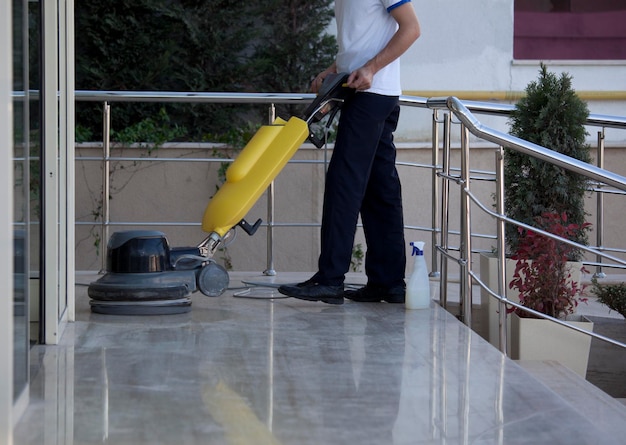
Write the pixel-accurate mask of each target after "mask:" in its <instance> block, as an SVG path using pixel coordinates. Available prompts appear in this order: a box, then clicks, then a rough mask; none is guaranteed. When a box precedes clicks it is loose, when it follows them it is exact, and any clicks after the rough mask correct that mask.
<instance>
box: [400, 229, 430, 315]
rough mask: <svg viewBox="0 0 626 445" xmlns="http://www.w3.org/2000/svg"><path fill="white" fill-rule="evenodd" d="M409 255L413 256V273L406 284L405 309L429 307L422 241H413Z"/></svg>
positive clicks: (428, 281)
mask: <svg viewBox="0 0 626 445" xmlns="http://www.w3.org/2000/svg"><path fill="white" fill-rule="evenodd" d="M410 244H411V246H413V252H412V253H411V256H412V257H414V263H413V273H412V274H411V276H410V278H409V282H408V284H407V286H406V302H405V307H406V308H407V309H426V308H428V307H430V280H429V279H428V268H427V266H426V260H425V259H424V243H423V242H421V241H413V242H411V243H410Z"/></svg>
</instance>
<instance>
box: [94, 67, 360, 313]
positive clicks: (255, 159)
mask: <svg viewBox="0 0 626 445" xmlns="http://www.w3.org/2000/svg"><path fill="white" fill-rule="evenodd" d="M347 78H348V75H347V74H346V73H341V74H336V75H332V76H328V77H327V78H326V80H325V81H324V84H323V86H322V88H321V90H320V91H319V93H318V94H317V96H316V98H315V99H314V100H313V102H312V103H311V104H310V105H309V107H308V108H307V110H306V111H305V113H304V115H303V117H302V118H299V117H295V116H294V117H291V118H290V119H289V120H288V121H285V120H283V119H280V118H278V119H276V121H275V122H274V123H273V125H266V126H262V127H261V128H260V129H259V130H258V131H257V133H256V134H255V135H254V136H253V137H252V139H251V140H250V141H249V142H248V144H247V145H246V146H245V147H244V149H243V150H242V151H241V153H240V154H239V156H238V157H237V158H236V159H235V161H234V162H233V163H232V164H231V165H230V166H229V168H228V170H227V171H226V182H225V183H224V184H223V185H222V186H221V187H220V189H219V190H218V192H217V193H216V194H215V195H214V196H213V198H212V199H211V201H210V202H209V203H208V205H207V207H206V210H205V212H204V217H203V220H202V230H203V231H205V232H206V233H208V236H207V237H206V238H205V239H204V240H203V241H202V242H201V243H200V244H199V245H198V246H195V247H174V248H170V246H169V243H168V241H167V238H166V237H165V234H163V233H162V232H159V231H154V230H130V231H120V232H115V233H113V235H112V236H111V238H110V239H109V242H108V243H107V261H106V273H105V274H104V275H103V276H102V277H101V278H99V279H98V280H97V281H94V282H92V283H91V284H90V285H89V288H88V295H89V297H90V299H91V300H90V305H91V310H92V311H93V312H95V313H101V314H110V315H164V314H179V313H185V312H189V311H190V310H191V298H190V297H191V294H192V293H193V292H195V291H197V290H200V291H201V292H202V293H203V294H204V295H207V296H210V297H216V296H219V295H221V294H222V293H223V292H224V291H225V290H226V289H227V288H228V284H229V277H228V272H227V271H226V270H225V269H224V268H223V267H222V266H220V265H219V264H217V263H216V262H215V260H213V255H214V253H215V252H216V251H217V249H218V248H219V247H220V246H222V245H224V243H225V242H226V240H227V239H229V238H230V237H231V236H232V234H233V231H234V230H235V229H236V227H240V228H241V229H243V230H244V231H245V232H246V233H247V234H248V235H253V234H254V233H255V231H256V230H257V229H258V227H259V226H260V224H261V222H262V221H261V220H260V219H259V220H257V221H256V222H255V223H254V224H252V225H251V224H249V223H248V222H247V221H246V220H245V219H244V217H245V216H246V214H247V213H248V211H249V210H250V209H251V208H252V206H253V205H254V204H255V203H256V201H257V200H258V199H259V198H260V197H261V195H262V194H263V192H264V191H265V190H266V189H267V187H268V186H269V184H270V183H271V182H272V181H273V180H274V178H275V177H276V176H277V175H278V173H280V171H281V170H282V169H283V167H284V166H285V165H286V164H287V162H288V161H289V159H291V157H292V156H293V155H294V153H295V152H296V150H298V148H299V147H300V146H301V145H302V143H303V142H304V141H305V140H306V139H307V138H308V139H309V140H310V141H311V142H312V143H313V144H315V146H317V147H318V148H321V147H322V145H323V144H324V140H323V139H322V138H320V137H318V136H316V132H315V130H314V129H315V128H316V127H317V126H319V125H320V124H321V121H322V120H323V119H324V118H326V117H327V116H328V118H327V119H326V123H327V125H330V123H331V122H332V120H333V118H334V116H335V114H336V113H337V111H338V110H339V109H340V106H341V104H342V103H343V102H344V100H345V99H346V98H347V97H348V96H349V95H350V94H353V93H354V90H352V89H350V88H348V87H347V86H346V84H345V82H346V80H347Z"/></svg>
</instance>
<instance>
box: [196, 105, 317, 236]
mask: <svg viewBox="0 0 626 445" xmlns="http://www.w3.org/2000/svg"><path fill="white" fill-rule="evenodd" d="M308 136H309V128H308V125H307V123H306V122H305V121H303V120H302V119H299V118H297V117H292V118H291V119H289V121H287V122H285V121H284V120H282V119H280V118H278V119H276V121H274V123H273V125H265V126H263V127H261V128H260V129H259V131H257V133H256V134H255V135H254V136H253V137H252V139H250V141H249V142H248V144H247V145H246V146H245V147H244V149H243V150H242V151H241V153H240V154H239V156H238V157H237V159H235V161H234V162H233V163H232V164H231V165H230V167H228V170H227V171H226V183H224V185H222V186H221V187H220V189H219V190H218V191H217V193H216V194H215V196H213V198H212V199H211V201H210V202H209V204H208V205H207V207H206V210H205V211H204V217H203V219H202V230H204V231H205V232H207V233H217V234H218V235H219V236H220V237H223V236H224V235H225V234H226V233H227V232H228V231H229V230H230V229H231V228H233V227H234V226H235V225H237V224H238V223H239V222H240V221H241V220H242V219H244V217H245V216H246V214H247V213H248V212H249V211H250V209H251V208H252V206H253V205H254V204H255V203H256V202H257V200H258V199H259V198H260V197H261V195H262V194H263V192H265V190H266V189H267V187H268V186H269V185H270V183H271V182H272V181H273V180H274V178H276V176H277V175H278V173H280V171H281V170H282V169H283V167H284V166H285V165H286V164H287V162H288V161H289V159H291V158H292V156H293V155H294V153H295V152H296V150H298V148H299V147H300V146H301V145H302V143H303V142H304V141H305V140H306V138H307V137H308Z"/></svg>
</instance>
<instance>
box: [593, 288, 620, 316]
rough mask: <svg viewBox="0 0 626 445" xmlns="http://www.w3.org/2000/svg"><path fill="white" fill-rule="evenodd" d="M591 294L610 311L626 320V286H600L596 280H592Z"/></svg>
mask: <svg viewBox="0 0 626 445" xmlns="http://www.w3.org/2000/svg"><path fill="white" fill-rule="evenodd" d="M591 284H592V286H593V287H592V289H591V292H592V293H593V294H594V295H595V296H596V297H598V301H599V302H600V303H602V304H604V305H605V306H607V307H608V308H609V309H611V310H613V311H615V312H617V313H619V314H621V315H622V317H625V318H626V284H625V283H609V284H600V283H599V282H598V280H597V279H596V278H593V279H592V280H591Z"/></svg>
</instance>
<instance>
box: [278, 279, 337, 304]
mask: <svg viewBox="0 0 626 445" xmlns="http://www.w3.org/2000/svg"><path fill="white" fill-rule="evenodd" d="M278 292H280V293H281V294H283V295H287V296H288V297H293V298H298V299H300V300H306V301H322V302H324V303H328V304H343V285H341V286H328V285H325V284H320V283H317V282H315V281H314V280H312V279H311V280H307V281H305V282H303V283H298V284H283V285H282V286H280V287H279V288H278Z"/></svg>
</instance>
